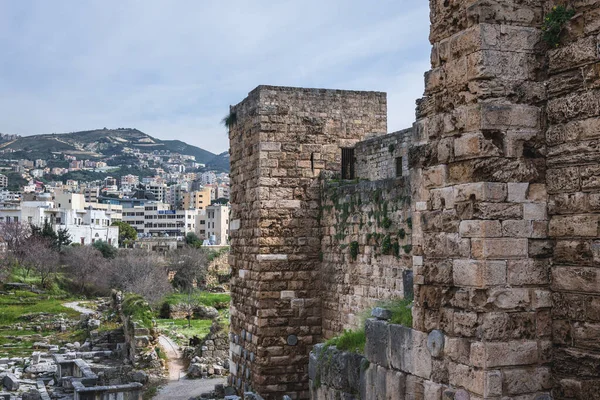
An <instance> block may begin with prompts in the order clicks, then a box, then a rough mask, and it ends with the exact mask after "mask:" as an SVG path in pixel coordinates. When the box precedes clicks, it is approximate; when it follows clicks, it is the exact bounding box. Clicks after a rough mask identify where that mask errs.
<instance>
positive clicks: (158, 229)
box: [123, 202, 198, 236]
mask: <svg viewBox="0 0 600 400" xmlns="http://www.w3.org/2000/svg"><path fill="white" fill-rule="evenodd" d="M197 215H198V211H197V210H172V209H171V206H170V205H169V204H165V203H159V202H150V203H146V204H145V205H143V206H135V207H129V208H127V207H126V208H123V222H127V223H128V224H129V225H131V226H132V227H134V228H135V230H136V231H137V232H138V234H143V235H145V236H185V235H186V234H188V233H189V232H196V216H197Z"/></svg>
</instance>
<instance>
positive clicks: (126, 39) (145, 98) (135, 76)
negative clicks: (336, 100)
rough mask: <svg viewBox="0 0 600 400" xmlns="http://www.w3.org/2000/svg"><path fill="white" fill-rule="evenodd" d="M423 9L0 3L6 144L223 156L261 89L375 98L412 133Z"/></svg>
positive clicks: (309, 3) (398, 5)
mask: <svg viewBox="0 0 600 400" xmlns="http://www.w3.org/2000/svg"><path fill="white" fill-rule="evenodd" d="M428 17H429V10H428V5H427V2H426V1H415V0H377V1H364V0H303V1H298V0H292V1H287V0H277V1H275V0H268V1H267V0H253V1H244V0H229V1H209V0H84V1H81V0H53V1H48V0H0V48H1V49H2V55H1V57H0V93H1V95H0V110H1V111H0V132H3V133H16V134H20V135H31V134H38V133H52V132H56V133H59V132H72V131H79V130H87V129H95V128H102V127H109V128H117V127H135V128H138V129H140V130H142V131H144V132H146V133H148V134H150V135H153V136H155V137H158V138H161V139H180V140H184V141H186V142H188V143H190V144H194V145H197V146H200V147H202V148H205V149H207V150H210V151H212V152H216V153H220V152H222V151H225V150H226V149H227V148H228V140H227V135H226V132H225V128H224V127H222V126H221V125H220V120H221V119H222V118H223V116H224V115H225V114H227V112H228V110H229V109H228V106H229V104H235V103H238V102H239V101H241V100H242V99H243V98H244V97H245V96H246V94H247V93H248V92H249V91H250V90H252V89H253V88H254V87H256V86H258V85H260V84H268V85H285V86H304V87H326V88H334V89H356V90H380V91H385V92H387V93H388V107H389V110H388V113H389V120H388V121H389V123H388V129H389V130H390V131H393V130H397V129H401V128H405V127H408V126H409V125H410V124H411V123H412V121H413V119H414V109H415V99H417V98H418V97H421V95H422V93H423V73H424V72H425V71H426V70H427V69H428V68H429V52H430V46H429V43H428V41H427V35H428V30H429V20H428Z"/></svg>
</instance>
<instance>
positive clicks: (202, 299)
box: [164, 290, 231, 309]
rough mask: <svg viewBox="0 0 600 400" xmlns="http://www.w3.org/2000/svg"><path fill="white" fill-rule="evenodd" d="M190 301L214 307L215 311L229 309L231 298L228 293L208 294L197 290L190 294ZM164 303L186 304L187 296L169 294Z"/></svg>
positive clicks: (183, 294)
mask: <svg viewBox="0 0 600 400" xmlns="http://www.w3.org/2000/svg"><path fill="white" fill-rule="evenodd" d="M192 301H193V302H198V303H200V304H202V305H205V306H208V307H214V308H216V309H223V308H229V302H230V301H231V296H230V295H229V293H210V292H204V291H200V290H197V291H195V292H193V293H192ZM164 302H166V303H168V304H169V305H172V306H173V305H175V304H181V303H187V302H188V294H187V293H171V294H170V295H168V296H167V297H166V298H165V299H164Z"/></svg>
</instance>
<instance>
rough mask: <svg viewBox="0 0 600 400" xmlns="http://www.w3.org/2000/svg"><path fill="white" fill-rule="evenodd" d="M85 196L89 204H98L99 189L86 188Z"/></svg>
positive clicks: (84, 190)
mask: <svg viewBox="0 0 600 400" xmlns="http://www.w3.org/2000/svg"><path fill="white" fill-rule="evenodd" d="M83 196H84V197H85V201H87V202H88V203H97V202H98V197H99V196H100V188H99V187H86V188H85V189H83Z"/></svg>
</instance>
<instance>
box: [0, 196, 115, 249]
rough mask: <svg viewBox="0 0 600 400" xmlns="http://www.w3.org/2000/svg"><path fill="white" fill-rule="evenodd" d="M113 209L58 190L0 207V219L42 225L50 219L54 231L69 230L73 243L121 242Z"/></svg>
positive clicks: (113, 243)
mask: <svg viewBox="0 0 600 400" xmlns="http://www.w3.org/2000/svg"><path fill="white" fill-rule="evenodd" d="M111 214H112V211H110V210H94V209H93V208H92V207H87V205H86V203H85V199H84V196H83V195H82V194H79V193H67V192H60V191H58V192H56V193H55V197H54V199H53V198H52V195H51V194H50V193H42V194H39V195H37V196H35V199H34V200H26V201H22V202H21V203H14V204H9V203H4V204H3V205H2V206H0V222H2V221H6V222H23V223H30V224H34V225H37V226H42V225H43V224H44V222H45V221H48V222H49V223H50V224H51V225H52V226H53V227H54V229H55V230H58V229H67V230H68V232H69V236H70V238H71V241H72V242H73V243H79V244H82V245H86V244H92V243H94V242H95V241H97V240H102V241H105V242H108V243H109V244H111V245H113V246H115V247H117V246H118V245H119V228H118V227H116V226H111V223H112V222H111V218H112V217H111Z"/></svg>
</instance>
